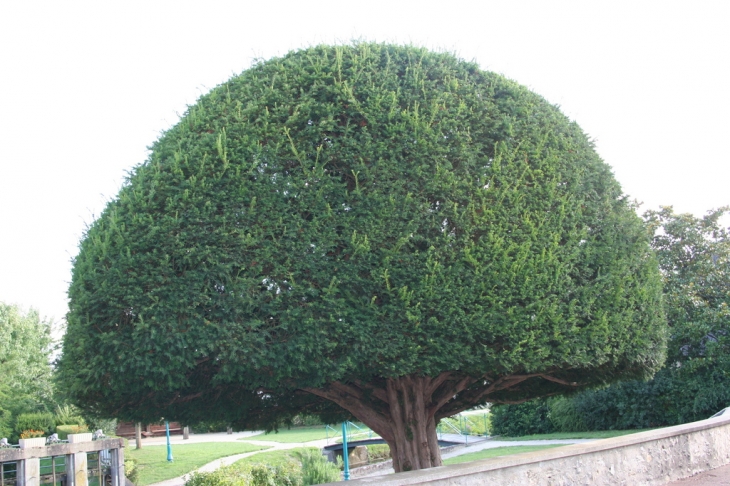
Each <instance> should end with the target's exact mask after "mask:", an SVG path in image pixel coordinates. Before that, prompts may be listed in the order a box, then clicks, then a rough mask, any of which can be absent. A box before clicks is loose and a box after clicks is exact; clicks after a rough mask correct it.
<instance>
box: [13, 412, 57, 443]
mask: <svg viewBox="0 0 730 486" xmlns="http://www.w3.org/2000/svg"><path fill="white" fill-rule="evenodd" d="M55 427H56V422H55V420H54V418H53V414H50V413H42V412H41V413H21V414H20V415H18V418H17V420H16V421H15V432H17V433H18V434H20V433H22V432H23V431H26V430H40V431H42V432H43V433H44V434H48V435H50V434H52V433H53V430H54V429H55ZM21 438H22V437H21Z"/></svg>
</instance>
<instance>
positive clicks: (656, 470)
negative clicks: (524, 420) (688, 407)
mask: <svg viewBox="0 0 730 486" xmlns="http://www.w3.org/2000/svg"><path fill="white" fill-rule="evenodd" d="M728 463H730V416H729V415H728V414H726V415H723V416H719V417H716V418H711V419H707V420H702V421H699V422H692V423H689V424H683V425H677V426H674V427H666V428H663V429H656V430H650V431H647V432H640V433H636V434H630V435H624V436H621V437H614V438H611V439H602V440H597V441H595V442H588V443H582V444H574V445H569V446H564V447H557V448H554V449H546V450H542V451H537V452H528V453H524V454H515V455H511V456H505V457H496V458H492V459H484V460H481V461H474V462H469V463H463V464H454V465H450V466H442V467H437V468H431V469H425V470H422V471H412V472H405V473H400V474H391V475H388V476H377V477H369V478H361V479H355V480H352V481H348V482H347V484H348V485H349V486H356V485H358V484H363V485H365V484H378V485H384V486H395V485H408V484H428V485H434V486H437V485H438V486H440V485H449V486H455V485H459V486H467V485H483V484H499V485H515V486H532V485H535V486H538V485H545V484H553V485H584V484H591V485H616V484H625V485H632V486H633V485H645V486H654V485H656V486H660V485H663V484H666V483H668V482H670V481H674V480H677V479H681V478H685V477H688V476H692V475H694V474H697V473H700V472H703V471H707V470H710V469H714V468H716V467H720V466H723V465H725V464H728ZM342 483H344V482H342ZM330 484H340V483H339V482H338V483H330Z"/></svg>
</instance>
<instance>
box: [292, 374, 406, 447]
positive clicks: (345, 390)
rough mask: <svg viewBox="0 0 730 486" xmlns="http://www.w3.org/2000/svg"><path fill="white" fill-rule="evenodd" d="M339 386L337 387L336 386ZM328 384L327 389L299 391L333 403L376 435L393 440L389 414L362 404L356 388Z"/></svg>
mask: <svg viewBox="0 0 730 486" xmlns="http://www.w3.org/2000/svg"><path fill="white" fill-rule="evenodd" d="M336 385H339V386H336ZM336 385H335V383H333V384H330V387H329V388H302V389H301V390H303V391H305V392H307V393H311V394H312V395H316V396H318V397H321V398H324V399H326V400H330V401H332V402H335V403H336V404H337V405H339V406H340V407H342V408H344V409H345V410H347V411H348V412H350V413H351V414H353V415H354V416H355V417H357V418H359V419H360V420H362V421H363V422H364V423H366V424H368V425H369V426H370V428H371V429H373V430H374V431H375V432H376V433H377V434H378V435H380V436H381V437H382V438H383V439H385V440H393V434H392V432H391V427H390V417H389V414H387V413H384V410H382V409H381V410H378V409H377V408H381V407H377V408H376V407H373V406H368V404H366V403H364V402H363V400H361V398H362V392H361V391H360V390H358V389H356V388H353V387H350V386H347V385H344V384H342V383H336ZM350 392H352V393H350Z"/></svg>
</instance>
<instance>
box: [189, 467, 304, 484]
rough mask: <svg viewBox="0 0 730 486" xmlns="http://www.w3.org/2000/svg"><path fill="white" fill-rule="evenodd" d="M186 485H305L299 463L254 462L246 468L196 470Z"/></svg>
mask: <svg viewBox="0 0 730 486" xmlns="http://www.w3.org/2000/svg"><path fill="white" fill-rule="evenodd" d="M185 486H303V485H302V476H301V470H300V467H299V465H298V464H295V463H294V462H286V463H284V464H280V465H277V466H267V465H265V464H253V465H250V466H246V467H244V468H240V467H231V466H228V467H223V468H220V469H218V470H217V471H213V472H194V473H193V474H192V475H191V476H190V477H189V479H188V480H187V481H186V482H185Z"/></svg>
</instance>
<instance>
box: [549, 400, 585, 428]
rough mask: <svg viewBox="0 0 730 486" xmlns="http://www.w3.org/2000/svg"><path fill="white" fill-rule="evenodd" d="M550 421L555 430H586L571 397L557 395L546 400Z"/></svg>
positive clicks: (581, 416)
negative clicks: (557, 396)
mask: <svg viewBox="0 0 730 486" xmlns="http://www.w3.org/2000/svg"><path fill="white" fill-rule="evenodd" d="M548 408H549V409H550V414H549V416H550V423H551V424H552V426H553V429H554V430H555V432H585V431H587V430H588V427H587V426H586V423H585V421H584V420H583V414H582V413H581V412H580V410H578V408H577V407H576V405H575V402H574V401H573V399H572V397H567V398H566V397H559V398H555V399H553V400H550V401H549V402H548Z"/></svg>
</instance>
